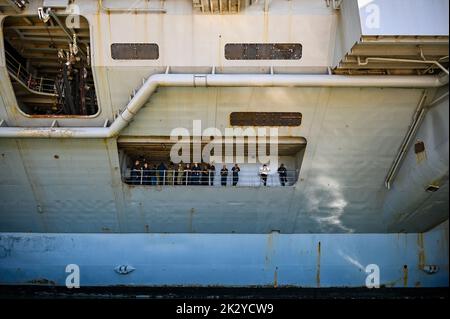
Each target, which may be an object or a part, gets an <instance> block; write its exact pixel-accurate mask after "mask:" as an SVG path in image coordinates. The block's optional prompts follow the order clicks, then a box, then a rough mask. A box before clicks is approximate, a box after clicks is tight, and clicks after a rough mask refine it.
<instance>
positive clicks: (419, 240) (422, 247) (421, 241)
mask: <svg viewBox="0 0 450 319" xmlns="http://www.w3.org/2000/svg"><path fill="white" fill-rule="evenodd" d="M417 246H418V249H419V265H418V266H419V269H423V267H424V266H425V245H424V237H423V234H422V233H420V234H417Z"/></svg>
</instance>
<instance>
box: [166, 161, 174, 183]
mask: <svg viewBox="0 0 450 319" xmlns="http://www.w3.org/2000/svg"><path fill="white" fill-rule="evenodd" d="M174 176H175V172H174V168H173V163H172V162H170V164H169V167H168V169H167V174H166V185H173V184H174V179H175V177H174Z"/></svg>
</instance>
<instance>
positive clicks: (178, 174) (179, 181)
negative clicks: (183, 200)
mask: <svg viewBox="0 0 450 319" xmlns="http://www.w3.org/2000/svg"><path fill="white" fill-rule="evenodd" d="M183 175H184V168H183V164H181V163H180V164H178V169H177V172H176V184H177V185H183Z"/></svg>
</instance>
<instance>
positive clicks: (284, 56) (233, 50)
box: [225, 43, 302, 60]
mask: <svg viewBox="0 0 450 319" xmlns="http://www.w3.org/2000/svg"><path fill="white" fill-rule="evenodd" d="M301 57H302V45H301V44H299V43H228V44H226V45H225V58H226V59H227V60H300V59H301Z"/></svg>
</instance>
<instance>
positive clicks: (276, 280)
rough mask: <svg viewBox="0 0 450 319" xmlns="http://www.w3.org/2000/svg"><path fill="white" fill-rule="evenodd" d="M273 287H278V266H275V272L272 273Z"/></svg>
mask: <svg viewBox="0 0 450 319" xmlns="http://www.w3.org/2000/svg"><path fill="white" fill-rule="evenodd" d="M273 287H274V288H277V287H278V267H276V268H275V273H274V274H273Z"/></svg>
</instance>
